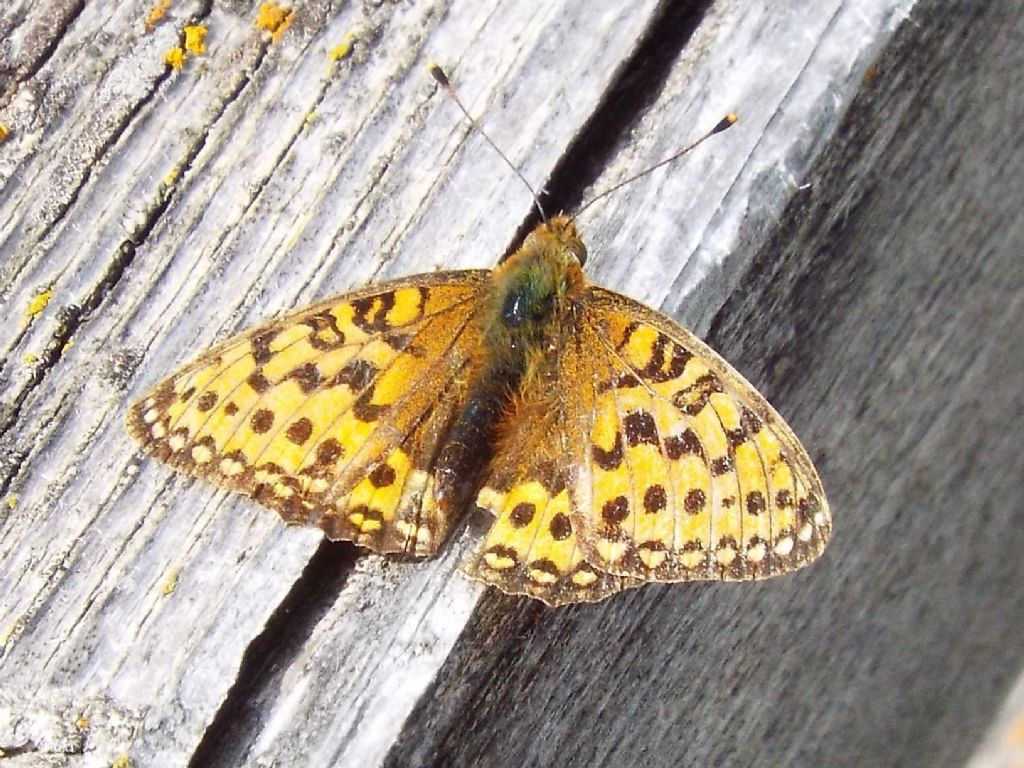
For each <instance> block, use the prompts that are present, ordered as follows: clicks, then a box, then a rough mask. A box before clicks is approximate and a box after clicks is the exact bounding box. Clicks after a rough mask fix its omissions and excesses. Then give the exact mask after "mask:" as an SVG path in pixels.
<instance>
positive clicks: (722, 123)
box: [708, 112, 740, 136]
mask: <svg viewBox="0 0 1024 768" xmlns="http://www.w3.org/2000/svg"><path fill="white" fill-rule="evenodd" d="M739 119H740V116H739V115H737V114H736V113H735V112H730V113H729V114H727V115H726V116H725V117H723V118H722V119H721V120H719V121H718V125H716V126H715V127H714V128H712V129H711V131H710V132H709V133H708V135H709V136H714V135H715V134H716V133H721V132H722V131H724V130H725V129H726V128H729V127H731V126H733V125H735V124H736V123H737V121H738V120H739Z"/></svg>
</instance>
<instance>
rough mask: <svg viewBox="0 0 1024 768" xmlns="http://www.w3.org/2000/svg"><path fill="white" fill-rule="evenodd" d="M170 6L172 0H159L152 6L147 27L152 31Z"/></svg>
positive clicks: (147, 18) (147, 19)
mask: <svg viewBox="0 0 1024 768" xmlns="http://www.w3.org/2000/svg"><path fill="white" fill-rule="evenodd" d="M170 7H171V0H157V3H156V5H154V6H153V7H152V8H150V10H149V14H148V15H147V16H146V29H147V30H150V31H152V30H153V29H154V28H155V27H156V25H157V24H159V23H160V20H161V19H163V17H164V16H165V15H166V13H167V9H168V8H170Z"/></svg>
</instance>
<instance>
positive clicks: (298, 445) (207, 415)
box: [128, 271, 488, 555]
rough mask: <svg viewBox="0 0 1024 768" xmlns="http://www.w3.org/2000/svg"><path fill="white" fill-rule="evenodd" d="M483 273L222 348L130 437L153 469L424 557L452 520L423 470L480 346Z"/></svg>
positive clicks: (374, 291)
mask: <svg viewBox="0 0 1024 768" xmlns="http://www.w3.org/2000/svg"><path fill="white" fill-rule="evenodd" d="M487 276H488V273H487V272H483V271H459V272H441V273H435V274H428V275H421V276H417V277H414V278H409V279H406V280H399V281H395V282H392V283H388V284H382V285H379V286H375V287H372V288H369V289H366V290H363V291H358V292H355V293H351V294H347V295H343V296H339V297H335V298H333V299H328V300H326V301H324V302H321V303H319V304H316V305H314V306H311V307H308V308H306V309H303V310H301V311H299V312H296V313H294V314H292V315H289V316H287V317H284V318H281V319H278V320H275V321H272V322H270V323H268V324H266V325H264V326H262V327H260V328H256V329H254V330H252V331H250V332H248V333H244V334H241V335H239V336H236V337H234V338H232V339H228V340H227V341H225V342H224V343H222V344H221V345H219V346H217V347H215V348H214V349H212V350H210V351H208V352H207V353H205V354H203V355H202V356H200V357H199V358H198V359H196V360H195V361H194V362H193V363H191V364H190V365H188V366H186V367H185V368H183V369H182V370H181V371H179V372H178V373H176V374H174V375H173V376H171V377H170V378H168V379H167V380H166V381H164V382H163V383H161V384H160V385H158V386H157V387H156V388H155V389H154V390H153V391H152V393H150V394H149V395H148V396H146V397H144V398H143V399H142V400H141V401H139V402H138V403H136V404H135V405H134V406H133V407H132V409H131V411H130V413H129V416H128V426H129V431H130V432H131V433H132V434H133V435H134V436H135V437H136V438H137V439H138V440H139V441H140V442H141V443H142V444H143V446H144V447H145V449H146V450H147V451H148V452H149V453H151V454H152V455H154V456H155V457H156V458H158V459H160V460H161V461H165V462H166V463H168V464H170V465H171V466H173V467H175V468H176V469H178V470H181V471H183V472H187V473H188V474H192V475H195V476H198V477H202V478H204V479H206V480H208V481H210V482H213V483H215V484H217V485H221V486H224V487H227V488H231V489H233V490H236V491H240V492H242V493H245V494H246V495H249V496H252V497H253V498H255V499H256V500H257V501H259V502H260V503H263V504H265V505H266V506H269V507H272V508H273V509H275V510H277V511H278V512H279V513H280V514H281V515H282V517H284V518H285V519H286V520H287V521H288V522H293V523H314V524H318V525H320V526H321V527H322V528H323V529H324V530H325V531H326V532H327V534H328V535H329V536H330V537H331V538H338V539H346V540H352V541H356V542H358V543H359V544H362V545H364V546H367V547H369V548H371V549H373V550H375V551H380V552H406V553H412V554H417V555H425V554H430V553H432V552H433V551H434V550H436V548H437V547H438V546H439V545H440V544H441V543H442V542H443V541H444V539H445V537H446V536H447V534H448V532H449V531H450V528H451V525H452V523H453V521H452V520H449V519H445V518H444V516H443V515H441V514H440V512H439V510H438V508H437V505H436V503H435V499H434V498H433V494H432V477H431V471H430V470H431V468H432V467H431V465H432V462H433V460H434V458H435V456H436V453H437V450H438V444H439V441H440V439H441V438H440V434H441V431H442V426H443V425H444V424H446V423H447V421H448V420H449V419H450V417H451V414H452V412H453V410H454V409H455V408H456V406H457V404H458V402H459V399H460V397H461V395H462V393H461V390H460V387H461V386H462V384H461V382H462V381H463V377H464V376H465V375H466V369H467V368H468V367H469V366H471V365H472V364H473V355H472V353H473V352H474V351H475V350H476V348H477V347H478V346H479V343H480V340H479V328H478V324H476V323H474V322H473V320H474V317H475V313H476V311H477V309H478V306H479V297H480V293H481V290H483V288H484V286H485V285H486V281H487Z"/></svg>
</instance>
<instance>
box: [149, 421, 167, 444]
mask: <svg viewBox="0 0 1024 768" xmlns="http://www.w3.org/2000/svg"><path fill="white" fill-rule="evenodd" d="M150 431H151V433H152V435H153V437H154V438H156V439H157V440H159V439H160V438H161V437H163V436H164V435H166V434H167V430H166V429H164V425H163V424H161V423H159V422H157V423H156V424H154V425H153V429H152V430H150Z"/></svg>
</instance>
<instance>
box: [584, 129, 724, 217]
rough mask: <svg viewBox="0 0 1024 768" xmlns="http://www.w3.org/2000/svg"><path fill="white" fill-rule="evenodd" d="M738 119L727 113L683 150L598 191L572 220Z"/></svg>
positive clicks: (674, 159) (673, 160) (672, 161)
mask: <svg viewBox="0 0 1024 768" xmlns="http://www.w3.org/2000/svg"><path fill="white" fill-rule="evenodd" d="M737 120H739V116H738V115H736V114H735V113H734V112H730V113H729V114H728V115H726V116H725V117H723V118H722V119H721V120H719V121H718V125H716V126H715V127H714V128H712V129H711V130H710V131H708V132H707V133H705V134H704V135H703V136H701V137H700V138H698V139H697V140H696V141H694V142H693V143H691V144H689V145H687V146H685V147H683V148H682V149H681V150H679V151H678V152H676V153H675V154H674V155H672V156H670V157H666V158H665V159H664V160H662V161H661V162H658V163H655V164H654V165H652V166H651V167H650V168H645V169H644V170H642V171H640V173H636V174H634V175H632V176H630V177H628V178H625V179H623V180H622V181H620V182H617V183H615V184H613V185H612V186H610V187H608V189H605V190H603V191H601V192H598V193H597V194H596V195H594V196H593V197H592V198H590V199H589V200H587V202H585V203H584V204H583V205H581V206H580V207H579V208H577V209H576V213H574V214H573V215H572V218H571V219H570V220H571V221H575V220H576V219H577V218H579V215H580V214H581V213H583V212H584V211H585V210H587V208H589V207H590V206H592V205H593V204H594V203H596V202H597V201H598V200H601V199H602V198H605V197H608V195H610V194H612V193H613V192H617V191H618V190H620V189H622V188H623V187H624V186H626V185H627V184H632V183H633V182H634V181H636V180H637V179H642V178H643V177H644V176H646V175H647V174H649V173H653V172H654V171H656V170H658V169H659V168H661V167H662V166H665V165H668V164H669V163H674V162H675V161H676V160H678V159H679V158H681V157H682V156H683V155H685V154H687V153H689V152H691V151H692V150H694V149H696V148H697V147H699V146H700V145H701V144H703V143H704V142H705V141H707V140H708V139H710V138H711V137H712V136H714V135H715V134H716V133H721V132H722V131H724V130H725V129H726V128H729V127H730V126H732V125H735V123H736V121H737Z"/></svg>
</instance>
